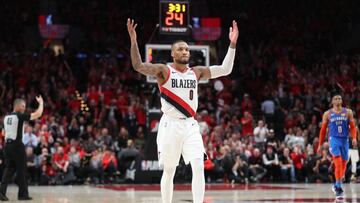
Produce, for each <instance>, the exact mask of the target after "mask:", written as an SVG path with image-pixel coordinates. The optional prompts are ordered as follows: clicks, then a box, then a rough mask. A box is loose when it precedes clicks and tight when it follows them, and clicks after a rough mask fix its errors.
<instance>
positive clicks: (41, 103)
mask: <svg viewBox="0 0 360 203" xmlns="http://www.w3.org/2000/svg"><path fill="white" fill-rule="evenodd" d="M36 101H37V102H38V103H39V106H38V108H37V109H36V111H35V112H33V113H31V115H30V120H35V119H37V118H40V116H41V115H42V113H43V111H44V100H43V98H42V97H41V95H39V96H38V97H36Z"/></svg>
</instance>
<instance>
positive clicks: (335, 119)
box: [328, 108, 349, 138]
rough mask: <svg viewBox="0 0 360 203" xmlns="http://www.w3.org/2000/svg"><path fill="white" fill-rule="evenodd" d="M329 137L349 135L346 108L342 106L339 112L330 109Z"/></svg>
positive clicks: (345, 136)
mask: <svg viewBox="0 0 360 203" xmlns="http://www.w3.org/2000/svg"><path fill="white" fill-rule="evenodd" d="M328 128H329V137H340V138H348V136H349V119H348V117H347V115H346V108H342V110H341V112H340V113H336V112H334V111H333V110H332V109H331V110H330V118H329V123H328Z"/></svg>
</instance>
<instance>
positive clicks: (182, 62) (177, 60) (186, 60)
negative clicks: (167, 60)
mask: <svg viewBox="0 0 360 203" xmlns="http://www.w3.org/2000/svg"><path fill="white" fill-rule="evenodd" d="M175 62H176V63H178V64H183V65H186V64H189V59H175Z"/></svg>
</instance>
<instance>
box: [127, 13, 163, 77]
mask: <svg viewBox="0 0 360 203" xmlns="http://www.w3.org/2000/svg"><path fill="white" fill-rule="evenodd" d="M136 27H137V24H134V20H132V19H128V20H127V29H128V32H129V36H130V41H131V50H130V55H131V63H132V65H133V68H134V70H136V71H137V72H139V73H141V74H143V75H149V76H155V77H156V78H157V79H158V81H159V80H160V81H161V80H162V79H165V77H166V76H167V72H168V69H167V67H166V65H164V64H152V63H143V62H142V60H141V56H140V52H139V48H138V44H137V35H136V31H135V29H136Z"/></svg>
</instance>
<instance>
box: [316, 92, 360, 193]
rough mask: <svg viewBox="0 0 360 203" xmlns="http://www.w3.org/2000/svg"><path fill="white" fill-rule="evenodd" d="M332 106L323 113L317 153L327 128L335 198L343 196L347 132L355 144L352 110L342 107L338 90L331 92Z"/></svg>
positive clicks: (347, 152) (347, 149)
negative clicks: (333, 168)
mask: <svg viewBox="0 0 360 203" xmlns="http://www.w3.org/2000/svg"><path fill="white" fill-rule="evenodd" d="M332 106H333V107H332V108H331V109H330V110H328V111H326V112H325V113H324V115H323V121H322V124H321V130H320V138H319V147H318V154H320V153H321V145H322V144H323V142H324V139H325V135H326V130H327V128H329V146H330V153H331V155H332V157H333V162H334V167H335V172H334V173H335V179H336V182H335V184H334V185H333V187H332V190H333V192H334V193H335V195H336V197H337V198H341V197H343V193H344V191H343V189H342V186H341V183H342V179H343V178H344V176H345V171H346V164H347V161H348V160H349V134H350V135H351V138H352V144H353V146H357V139H356V126H355V122H354V116H353V112H352V111H351V110H350V109H347V108H343V107H342V97H341V95H340V94H339V93H338V92H333V93H332Z"/></svg>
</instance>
